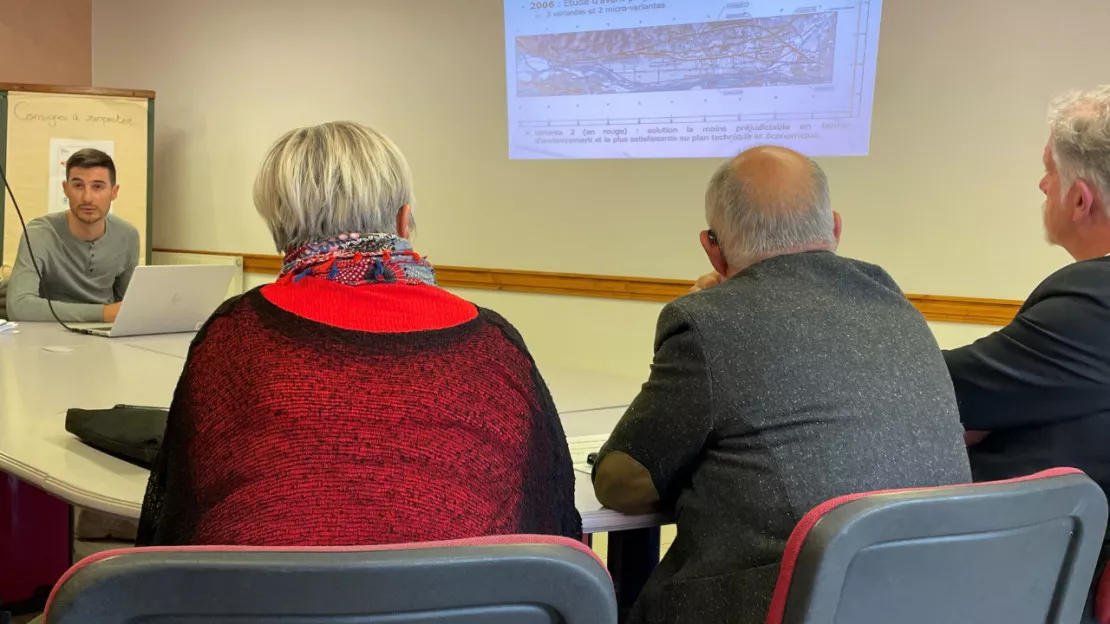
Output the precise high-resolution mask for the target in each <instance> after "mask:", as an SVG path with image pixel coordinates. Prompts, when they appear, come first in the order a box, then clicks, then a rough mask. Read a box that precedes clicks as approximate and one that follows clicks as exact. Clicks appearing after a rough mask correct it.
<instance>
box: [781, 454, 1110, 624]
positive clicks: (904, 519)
mask: <svg viewBox="0 0 1110 624" xmlns="http://www.w3.org/2000/svg"><path fill="white" fill-rule="evenodd" d="M1106 515H1107V504H1106V497H1105V495H1104V494H1103V492H1102V490H1101V489H1100V488H1099V487H1098V485H1097V484H1095V482H1094V481H1092V480H1091V479H1090V478H1088V477H1087V476H1086V475H1084V474H1083V473H1082V472H1080V471H1078V470H1073V469H1057V470H1051V471H1047V472H1043V473H1039V474H1037V475H1033V476H1030V477H1026V478H1022V479H1015V480H1011V481H1002V482H995V483H984V484H977V485H968V486H953V487H941V488H933V489H922V490H907V491H901V492H889V493H888V492H877V493H871V494H863V495H858V496H849V497H844V498H843V499H836V500H833V501H829V502H828V503H826V504H824V505H821V506H819V507H818V508H816V509H814V510H813V511H812V512H810V514H808V515H807V516H806V517H805V518H804V519H803V520H802V522H801V523H799V525H798V527H797V529H795V531H794V534H793V535H792V536H791V538H790V541H789V542H788V545H787V549H786V554H785V556H784V558H783V563H782V569H781V571H780V575H779V581H778V586H777V587H776V591H775V597H774V599H773V601H772V606H771V610H770V613H769V615H768V618H767V622H768V624H833V623H837V624H856V623H862V622H891V623H897V624H938V623H941V622H943V623H945V624H961V623H968V624H1034V623H1035V624H1077V623H1078V622H1079V621H1080V618H1081V616H1082V614H1083V609H1084V604H1085V602H1086V600H1087V596H1088V592H1089V590H1090V587H1091V580H1092V577H1093V575H1094V570H1095V565H1096V561H1097V559H1098V554H1099V549H1100V547H1101V545H1102V540H1103V536H1104V534H1105V532H1106Z"/></svg>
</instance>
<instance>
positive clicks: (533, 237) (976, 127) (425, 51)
mask: <svg viewBox="0 0 1110 624" xmlns="http://www.w3.org/2000/svg"><path fill="white" fill-rule="evenodd" d="M501 7H502V0H466V1H465V2H464V1H460V0H373V1H362V2H350V1H347V0H319V1H318V2H316V3H314V4H313V5H312V9H311V10H308V9H306V8H305V4H304V3H303V2H300V1H298V0H237V1H236V2H226V1H223V0H193V1H191V2H188V3H182V2H174V3H169V2H150V1H149V0H97V1H96V8H95V12H94V17H93V31H94V53H95V54H94V76H93V77H94V79H95V82H96V83H97V84H98V85H101V86H124V87H126V86H130V85H143V86H145V87H149V88H152V89H155V90H157V91H158V94H159V100H158V115H157V126H156V134H155V136H156V154H155V159H156V180H155V186H156V190H155V193H156V194H155V220H154V223H155V231H154V242H155V245H156V246H160V247H165V248H175V249H206V250H217V251H228V252H239V253H273V247H272V242H271V239H270V235H269V233H268V232H267V231H266V229H265V227H264V226H263V224H262V221H261V220H260V219H259V218H258V217H257V215H256V214H254V211H253V207H252V205H251V204H252V202H251V183H252V179H253V176H254V173H255V171H256V168H257V166H258V163H259V161H260V159H261V157H262V155H263V153H264V151H265V149H266V148H267V147H268V146H269V144H270V143H271V142H272V141H273V140H274V139H275V138H276V137H277V136H279V135H280V134H281V133H283V132H284V131H286V130H288V129H289V128H292V127H295V126H299V125H305V124H313V123H319V122H323V121H329V120H335V119H353V120H356V121H360V122H363V123H368V124H372V125H374V126H377V127H379V128H380V129H382V130H383V131H385V132H386V133H388V134H390V135H391V136H392V137H393V138H394V139H395V140H397V142H398V143H399V144H400V145H401V147H402V149H404V151H405V152H406V154H407V155H408V156H409V159H410V161H411V163H412V166H413V169H414V175H415V178H416V184H417V195H418V198H419V201H418V206H417V209H416V210H417V216H418V220H419V222H420V232H419V235H418V237H417V240H416V244H417V248H418V249H419V250H421V252H422V253H424V254H426V255H428V256H429V257H430V258H431V260H432V261H433V262H434V263H438V264H446V265H461V266H477V267H492V268H510V269H525V270H548V271H564V272H577V273H592V274H613V275H631V276H647V277H663V278H667V277H673V278H687V279H690V278H694V277H696V276H697V275H699V274H700V273H702V272H704V271H705V270H706V268H707V267H706V263H705V259H704V257H703V254H702V252H701V249H700V246H699V245H698V242H697V232H698V231H699V230H700V229H701V228H702V227H704V224H703V215H702V202H703V194H704V188H705V183H706V181H707V180H708V179H709V177H710V174H711V173H712V171H713V169H714V168H715V166H716V164H717V163H716V162H715V161H712V160H705V159H694V160H651V161H647V160H640V161H632V160H625V161H558V162H553V161H549V162H534V161H527V162H525V161H516V162H513V161H509V160H508V158H507V141H508V140H507V132H506V103H505V63H504V61H505V59H504V49H503V48H504V33H503V28H502V19H501V14H502V9H501ZM1064 15H1066V16H1071V17H1069V18H1066V19H1065V18H1062V17H1061V16H1064ZM1106 23H1110V2H1106V0H1057V1H1056V2H1053V3H1044V2H1038V3H1034V2H1012V1H1009V0H966V1H964V2H960V3H954V2H920V1H919V2H912V1H908V0H887V2H885V3H884V16H883V26H882V28H883V30H882V35H881V44H880V52H879V71H878V79H877V80H878V83H877V87H876V104H875V121H874V131H873V140H872V150H871V155H870V156H868V157H858V158H830V159H823V160H822V165H823V166H824V167H825V168H826V170H827V171H828V174H829V178H830V181H831V185H832V191H833V196H834V203H835V205H836V207H837V208H838V209H839V210H840V212H841V213H842V214H843V216H844V219H845V237H844V244H843V251H844V252H845V253H846V254H847V255H851V256H855V257H858V258H861V259H865V260H868V261H871V262H876V263H878V264H881V265H883V266H884V267H885V268H887V269H888V270H889V271H890V272H891V273H892V274H893V275H894V277H895V278H896V279H897V280H898V282H899V283H900V284H901V285H902V287H903V288H904V289H905V290H906V291H907V292H913V293H921V294H947V295H964V296H972V297H997V298H1007V299H1022V298H1024V297H1025V296H1026V295H1027V294H1028V293H1029V292H1030V291H1031V290H1032V288H1033V287H1034V286H1035V285H1036V284H1037V283H1038V282H1039V281H1040V279H1042V278H1043V277H1044V276H1045V275H1047V274H1048V273H1050V272H1052V271H1053V270H1055V269H1056V268H1058V267H1060V266H1062V265H1063V264H1065V263H1066V262H1068V259H1067V257H1066V255H1065V254H1063V253H1062V252H1060V251H1059V250H1057V249H1053V248H1050V247H1048V246H1047V245H1045V243H1044V242H1043V239H1042V235H1041V223H1040V205H1041V202H1042V201H1043V196H1042V195H1041V194H1040V193H1039V191H1038V189H1037V182H1038V180H1039V178H1040V176H1041V173H1042V171H1041V170H1042V165H1041V153H1042V150H1043V146H1044V141H1045V139H1046V137H1047V126H1046V123H1045V111H1046V108H1047V103H1048V101H1049V99H1050V97H1051V96H1052V95H1053V94H1055V93H1057V92H1059V91H1061V90H1063V89H1067V88H1070V87H1075V86H1084V85H1094V84H1098V83H1100V82H1105V81H1107V80H1108V79H1107V77H1106V72H1105V67H1104V65H1105V63H1104V61H1103V59H1105V58H1108V57H1110V39H1107V38H1106V37H1104V36H1103V33H1102V30H1103V25H1104V24H1106ZM166 24H173V28H165V25H166ZM1030 33H1035V34H1036V36H1031V35H1030ZM1075 41H1082V42H1084V45H1085V46H1087V47H1086V48H1085V50H1084V52H1083V53H1082V54H1078V53H1076V47H1075V44H1074V42H1075ZM467 294H468V295H469V296H470V297H471V298H472V299H473V300H475V301H476V302H478V303H480V304H483V305H489V306H490V307H493V308H495V309H497V310H498V311H499V312H501V313H503V314H504V315H505V316H507V317H508V318H509V319H510V320H511V321H512V322H514V323H515V324H516V325H517V326H518V327H520V329H521V331H522V332H523V334H524V336H525V338H526V339H527V340H528V342H529V344H530V345H532V347H533V349H534V350H535V351H536V352H537V355H538V356H539V357H541V358H542V359H545V360H547V361H558V362H559V363H571V364H579V365H581V366H583V367H587V368H597V369H608V370H614V371H616V372H632V373H635V374H638V373H640V372H642V371H643V370H645V367H646V365H647V362H648V360H649V359H650V346H651V334H652V331H653V329H654V321H655V316H656V315H657V313H658V306H657V305H653V304H645V303H636V302H626V301H604V300H592V299H581V298H572V297H551V296H537V295H524V294H513V293H501V292H473V293H467ZM933 328H934V331H935V333H936V335H937V338H938V341H939V342H940V343H941V345H942V346H955V345H958V344H962V343H965V342H967V341H969V340H971V339H973V338H975V337H977V336H979V335H982V334H983V333H985V332H987V331H989V330H990V328H986V327H980V326H960V325H951V324H939V323H938V324H934V325H933Z"/></svg>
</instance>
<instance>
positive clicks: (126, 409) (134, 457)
mask: <svg viewBox="0 0 1110 624" xmlns="http://www.w3.org/2000/svg"><path fill="white" fill-rule="evenodd" d="M168 414H169V411H168V410H165V409H160V408H156V407H134V406H128V405H117V406H115V407H113V408H111V409H101V410H85V409H78V408H72V409H70V410H69V411H68V412H66V431H68V432H70V433H72V434H73V435H75V436H77V437H78V438H80V440H81V441H82V442H84V443H85V444H88V445H89V446H91V447H93V448H95V449H97V450H100V451H104V452H106V453H109V454H111V455H114V456H116V457H119V458H120V459H125V460H127V461H129V462H131V463H133V464H136V465H139V466H142V467H143V468H150V467H151V466H152V465H153V464H154V457H155V456H156V455H158V449H159V448H161V446H162V436H163V435H164V434H165V432H166V416H167V415H168Z"/></svg>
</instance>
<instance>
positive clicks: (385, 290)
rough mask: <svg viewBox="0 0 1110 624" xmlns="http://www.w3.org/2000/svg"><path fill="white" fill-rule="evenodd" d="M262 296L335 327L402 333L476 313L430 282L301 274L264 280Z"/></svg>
mask: <svg viewBox="0 0 1110 624" xmlns="http://www.w3.org/2000/svg"><path fill="white" fill-rule="evenodd" d="M262 296H263V297H265V298H266V300H267V301H269V302H270V303H272V304H274V305H275V306H277V307H279V308H281V309H282V310H285V311H286V312H289V313H291V314H295V315H297V316H300V317H303V318H306V319H308V320H310V321H315V322H317V323H323V324H324V325H330V326H332V327H338V328H340V329H349V330H353V331H365V332H378V333H402V332H415V331H428V330H436V329H446V328H448V327H455V326H457V325H461V324H463V323H466V322H468V321H472V320H474V318H475V317H477V316H478V309H477V308H476V307H475V306H474V304H472V303H470V302H469V301H466V300H465V299H461V298H459V297H456V296H455V295H452V294H451V293H449V292H447V291H446V290H443V289H442V288H437V287H435V286H423V285H421V286H416V285H411V284H364V285H360V286H348V285H346V284H339V283H336V282H332V281H328V280H325V279H319V278H316V277H306V278H304V279H301V280H299V281H297V282H296V283H293V282H292V281H291V280H290V281H289V282H286V283H282V284H270V285H268V286H264V287H263V288H262Z"/></svg>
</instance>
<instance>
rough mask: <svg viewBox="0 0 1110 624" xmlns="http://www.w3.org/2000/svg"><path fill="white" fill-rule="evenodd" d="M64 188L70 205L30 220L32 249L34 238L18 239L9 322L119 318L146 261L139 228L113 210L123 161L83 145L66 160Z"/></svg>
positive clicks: (90, 321)
mask: <svg viewBox="0 0 1110 624" xmlns="http://www.w3.org/2000/svg"><path fill="white" fill-rule="evenodd" d="M62 189H63V190H64V191H65V195H66V199H68V200H69V210H67V211H66V212H52V213H49V214H47V215H44V216H41V217H39V218H37V219H34V220H32V221H31V222H30V223H28V224H27V235H28V236H29V237H30V244H31V248H30V249H28V246H27V243H28V240H27V237H23V238H21V239H20V241H19V251H18V252H17V254H16V259H15V266H14V267H13V269H12V275H11V278H10V279H9V280H8V286H7V288H8V293H7V310H8V311H7V314H8V319H9V320H12V321H53V320H54V315H55V314H57V315H58V318H60V319H61V320H63V321H67V322H89V323H96V322H101V321H103V322H107V323H111V322H114V321H115V320H116V314H117V313H118V312H119V308H120V302H121V301H123V296H124V294H125V293H126V292H127V284H128V282H130V281H131V275H132V273H134V272H135V267H136V266H138V264H139V231H138V230H137V229H135V227H134V226H133V225H131V224H130V223H128V222H126V221H124V220H123V219H120V218H119V217H117V216H115V215H112V214H109V213H108V211H109V210H110V209H111V207H112V202H113V201H115V199H116V195H118V194H119V185H117V184H116V165H115V163H114V162H112V158H111V156H108V155H107V154H105V153H104V152H101V151H98V150H94V149H84V150H81V151H79V152H77V153H75V154H74V155H72V156H70V157H69V160H67V161H66V179H65V182H63V183H62ZM32 252H34V259H35V261H36V262H37V263H38V271H36V270H35V262H32V260H31V253H32ZM40 272H41V274H42V279H41V280H40V279H39V273H40ZM51 306H53V308H54V311H53V312H51V310H50V308H51Z"/></svg>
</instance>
